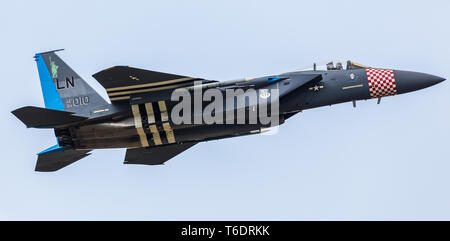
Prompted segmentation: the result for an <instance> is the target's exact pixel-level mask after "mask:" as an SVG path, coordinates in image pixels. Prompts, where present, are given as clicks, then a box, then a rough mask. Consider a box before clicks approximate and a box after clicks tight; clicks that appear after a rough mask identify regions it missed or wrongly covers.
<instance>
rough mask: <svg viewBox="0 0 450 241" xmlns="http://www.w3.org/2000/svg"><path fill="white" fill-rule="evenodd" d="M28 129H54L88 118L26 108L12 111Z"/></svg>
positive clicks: (65, 112) (58, 111)
mask: <svg viewBox="0 0 450 241" xmlns="http://www.w3.org/2000/svg"><path fill="white" fill-rule="evenodd" d="M12 113H13V114H14V115H15V116H16V117H17V118H18V119H19V120H20V121H22V122H23V123H24V124H25V125H26V126H27V127H36V128H53V127H55V126H59V125H65V124H69V123H73V122H79V121H82V120H86V119H87V118H86V117H82V116H75V115H73V114H74V113H72V112H67V111H60V110H53V109H46V108H40V107H34V106H26V107H22V108H19V109H17V110H14V111H12Z"/></svg>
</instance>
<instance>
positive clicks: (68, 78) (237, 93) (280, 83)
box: [12, 50, 445, 172]
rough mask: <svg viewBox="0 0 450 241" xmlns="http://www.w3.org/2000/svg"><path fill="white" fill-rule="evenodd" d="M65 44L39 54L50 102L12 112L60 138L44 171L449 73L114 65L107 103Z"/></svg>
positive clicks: (332, 66) (161, 158) (169, 147)
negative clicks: (104, 152)
mask: <svg viewBox="0 0 450 241" xmlns="http://www.w3.org/2000/svg"><path fill="white" fill-rule="evenodd" d="M57 51H60V50H54V51H49V52H43V53H38V54H36V55H35V56H34V58H35V61H36V63H37V68H38V72H39V78H40V83H41V87H42V94H43V97H44V103H45V108H41V107H33V106H27V107H22V108H19V109H16V110H14V111H12V113H13V114H14V115H15V116H16V117H17V118H18V119H19V120H20V121H22V122H23V123H24V124H25V125H26V126H27V127H32V128H48V129H53V130H54V133H55V136H56V139H57V144H56V145H54V146H52V147H50V148H48V149H45V150H43V151H42V152H40V153H38V154H37V155H38V158H37V163H36V168H35V171H40V172H52V171H56V170H59V169H61V168H63V167H66V166H67V165H69V164H71V163H74V162H76V161H78V160H80V159H82V158H83V157H86V156H88V155H89V154H90V152H91V151H92V150H94V149H105V148H126V154H125V161H124V163H125V164H143V165H161V164H164V163H165V162H166V161H168V160H169V159H171V158H173V157H174V156H176V155H178V154H179V153H181V152H183V151H185V150H187V149H189V148H190V147H192V146H194V145H195V144H197V143H199V142H204V141H209V140H218V139H223V138H230V137H238V136H245V135H253V134H258V133H263V132H265V131H267V130H268V129H270V128H273V127H274V126H278V125H281V124H283V123H284V122H285V120H287V119H288V118H290V117H292V116H294V115H295V114H297V113H299V112H301V111H303V110H306V109H311V108H317V107H321V106H327V105H334V104H338V103H343V102H353V106H356V101H359V100H367V99H377V100H378V101H377V102H378V103H380V100H381V98H382V97H387V96H393V95H398V94H403V93H408V92H412V91H416V90H420V89H423V88H427V87H429V86H432V85H435V84H437V83H440V82H442V81H444V80H445V79H444V78H441V77H437V76H433V75H429V74H424V73H418V72H410V71H402V70H392V69H386V68H374V67H367V66H363V65H360V64H357V63H355V62H352V61H346V62H328V63H327V64H325V65H323V66H322V65H317V64H313V65H312V66H311V68H308V69H303V70H299V71H292V72H287V73H282V74H276V75H270V76H263V77H257V78H242V79H237V80H226V81H217V80H209V79H203V78H199V77H190V76H185V75H178V74H169V73H162V72H156V71H151V70H144V69H138V68H133V67H128V66H115V67H111V68H108V69H105V70H102V71H100V72H98V73H96V74H94V75H93V77H94V78H95V79H96V80H97V81H98V82H99V83H100V84H101V85H102V86H103V87H104V88H105V89H106V92H107V94H108V97H109V100H110V103H109V102H107V101H106V100H105V99H103V98H102V97H101V96H100V95H99V94H98V93H97V92H96V91H95V90H94V89H93V88H91V87H90V86H89V85H88V83H86V81H85V80H83V79H82V78H81V77H80V76H79V75H78V74H77V73H76V72H75V71H74V70H72V69H71V68H70V67H69V66H68V65H67V64H66V63H65V62H64V61H63V60H62V59H61V58H60V57H59V56H58V55H56V54H55V52H57ZM344 65H345V67H344ZM230 93H231V94H230ZM255 98H256V99H255ZM269 112H270V115H269V114H268V113H269ZM263 117H265V118H263ZM263 119H264V121H263ZM267 120H269V121H267Z"/></svg>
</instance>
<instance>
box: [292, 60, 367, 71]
mask: <svg viewBox="0 0 450 241" xmlns="http://www.w3.org/2000/svg"><path fill="white" fill-rule="evenodd" d="M343 63H345V69H347V70H349V69H367V68H369V67H367V66H364V65H362V64H358V63H356V62H353V61H350V60H348V61H346V62H344V61H329V62H322V63H313V64H312V65H309V66H306V67H303V68H301V69H300V71H306V70H310V71H311V70H312V71H328V70H344V64H343Z"/></svg>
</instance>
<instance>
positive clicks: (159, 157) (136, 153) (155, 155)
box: [124, 142, 197, 165]
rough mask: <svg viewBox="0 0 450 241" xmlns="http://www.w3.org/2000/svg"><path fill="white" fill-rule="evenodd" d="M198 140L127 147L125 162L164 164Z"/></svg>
mask: <svg viewBox="0 0 450 241" xmlns="http://www.w3.org/2000/svg"><path fill="white" fill-rule="evenodd" d="M195 144H197V142H188V143H183V144H173V145H165V146H155V147H150V148H134V149H127V153H126V155H125V161H124V164H142V165H162V164H164V162H166V161H168V160H169V159H171V158H173V157H175V156H176V155H178V154H180V153H181V152H183V151H185V150H187V149H189V148H191V147H192V146H194V145H195Z"/></svg>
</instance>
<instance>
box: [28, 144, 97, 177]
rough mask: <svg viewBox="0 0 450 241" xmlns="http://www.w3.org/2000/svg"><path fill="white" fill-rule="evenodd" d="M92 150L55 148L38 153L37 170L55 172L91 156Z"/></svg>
mask: <svg viewBox="0 0 450 241" xmlns="http://www.w3.org/2000/svg"><path fill="white" fill-rule="evenodd" d="M90 151H91V150H67V149H64V148H61V147H60V148H53V149H52V150H51V151H44V152H42V153H40V154H38V160H37V163H36V169H35V171H37V172H54V171H57V170H59V169H61V168H63V167H66V166H68V165H70V164H72V163H74V162H76V161H78V160H80V159H81V158H83V157H86V156H89V155H90V153H88V152H90Z"/></svg>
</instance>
